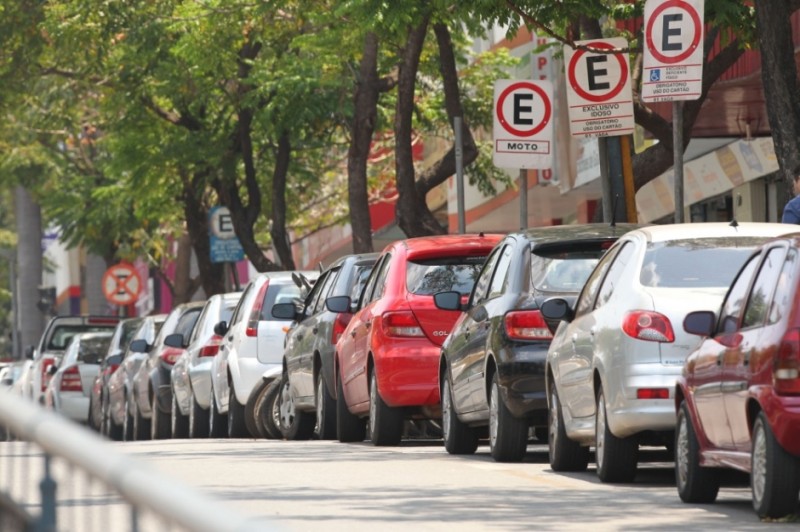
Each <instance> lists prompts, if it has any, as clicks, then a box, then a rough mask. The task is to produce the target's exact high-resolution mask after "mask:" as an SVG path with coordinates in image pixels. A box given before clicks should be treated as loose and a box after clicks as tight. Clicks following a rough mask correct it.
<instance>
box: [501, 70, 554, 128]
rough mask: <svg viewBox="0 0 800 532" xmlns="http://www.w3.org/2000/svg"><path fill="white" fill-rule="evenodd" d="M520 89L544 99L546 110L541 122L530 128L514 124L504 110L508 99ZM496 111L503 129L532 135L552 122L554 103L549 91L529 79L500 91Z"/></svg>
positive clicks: (543, 105) (544, 108)
mask: <svg viewBox="0 0 800 532" xmlns="http://www.w3.org/2000/svg"><path fill="white" fill-rule="evenodd" d="M518 91H525V92H532V93H533V94H534V95H535V96H537V97H538V98H539V99H540V100H541V101H542V109H543V111H544V112H543V113H542V118H541V120H540V121H539V123H536V124H534V125H533V126H532V127H531V128H529V129H522V128H519V127H517V126H516V124H513V122H512V121H510V120H508V119H507V118H506V114H505V110H504V107H505V103H506V99H507V98H508V97H509V96H510V95H512V94H513V93H515V92H518ZM495 112H496V114H497V119H498V121H499V122H500V125H501V126H503V129H505V130H506V131H508V132H509V133H511V134H512V135H515V136H517V137H531V136H533V135H536V134H537V133H539V132H540V131H542V130H543V129H544V128H545V127H546V126H547V124H548V123H549V122H550V118H551V116H552V114H553V105H552V102H550V98H549V97H548V95H547V93H546V92H545V91H544V90H543V89H542V88H541V87H540V86H538V85H537V84H535V83H531V82H529V81H520V82H518V83H513V84H511V85H509V86H508V87H506V89H505V90H504V91H503V92H501V93H500V96H498V98H497V104H496V107H495Z"/></svg>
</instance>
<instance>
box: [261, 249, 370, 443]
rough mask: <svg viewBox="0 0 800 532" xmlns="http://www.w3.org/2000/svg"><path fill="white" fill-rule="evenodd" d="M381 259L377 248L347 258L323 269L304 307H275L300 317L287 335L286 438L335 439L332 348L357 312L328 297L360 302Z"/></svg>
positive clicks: (282, 397) (281, 396)
mask: <svg viewBox="0 0 800 532" xmlns="http://www.w3.org/2000/svg"><path fill="white" fill-rule="evenodd" d="M377 258H378V253H368V254H361V255H348V256H345V257H342V258H340V259H339V260H337V261H336V262H334V263H333V264H332V265H331V266H330V267H329V268H328V269H327V270H325V271H324V272H322V274H321V275H320V277H319V279H317V282H316V283H315V284H314V288H313V289H312V290H311V292H309V294H308V296H307V297H306V299H305V301H304V303H303V307H302V308H301V309H297V308H296V307H295V305H294V304H293V303H283V304H276V305H274V306H273V307H272V314H273V316H276V317H292V318H294V319H295V322H296V323H295V324H294V326H293V327H292V328H291V330H290V331H289V332H288V333H287V334H286V347H285V349H284V354H283V375H282V377H281V384H280V387H281V388H280V392H279V393H278V398H277V403H278V404H277V405H276V406H277V408H278V410H279V411H280V422H279V427H278V428H279V430H280V431H281V434H282V435H283V437H284V438H286V439H290V440H292V439H305V438H309V437H311V436H312V435H315V436H316V437H317V438H319V439H326V440H328V439H334V438H336V400H335V399H334V398H335V393H334V390H335V389H336V388H335V385H334V380H333V349H334V346H335V345H336V342H337V340H338V339H339V336H340V335H341V334H342V332H344V329H345V327H347V323H348V322H349V321H350V317H351V316H352V314H351V313H349V312H344V313H337V312H331V311H330V310H328V309H327V307H326V305H325V301H326V300H327V299H328V298H329V297H335V296H349V297H350V300H351V301H358V296H359V294H360V293H361V289H362V288H363V286H364V283H365V282H366V279H367V277H368V276H369V273H370V271H372V267H373V266H374V264H375V261H376V260H377ZM315 414H316V415H315ZM315 421H316V423H315Z"/></svg>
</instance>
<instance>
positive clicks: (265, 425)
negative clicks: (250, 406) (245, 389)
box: [255, 379, 283, 440]
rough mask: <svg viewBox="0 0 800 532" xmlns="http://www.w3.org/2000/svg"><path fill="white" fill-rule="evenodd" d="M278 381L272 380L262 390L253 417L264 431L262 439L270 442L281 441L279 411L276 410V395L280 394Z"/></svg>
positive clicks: (279, 381)
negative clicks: (254, 416)
mask: <svg viewBox="0 0 800 532" xmlns="http://www.w3.org/2000/svg"><path fill="white" fill-rule="evenodd" d="M280 383H281V380H280V379H274V380H273V381H271V382H270V383H269V384H267V387H266V388H265V389H264V393H263V394H262V395H261V399H259V401H258V403H256V408H255V415H256V418H257V423H258V424H259V425H260V426H261V427H262V429H263V430H264V437H265V438H267V439H270V440H281V439H283V435H282V434H281V429H280V427H279V425H280V416H281V414H280V410H278V406H279V405H278V395H279V394H280V391H281V388H280Z"/></svg>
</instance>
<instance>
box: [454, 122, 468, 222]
mask: <svg viewBox="0 0 800 532" xmlns="http://www.w3.org/2000/svg"><path fill="white" fill-rule="evenodd" d="M453 130H454V131H455V134H456V139H455V141H456V198H457V209H458V232H459V234H464V233H466V232H467V220H466V214H465V212H464V141H463V139H462V134H461V117H460V116H456V117H455V118H453Z"/></svg>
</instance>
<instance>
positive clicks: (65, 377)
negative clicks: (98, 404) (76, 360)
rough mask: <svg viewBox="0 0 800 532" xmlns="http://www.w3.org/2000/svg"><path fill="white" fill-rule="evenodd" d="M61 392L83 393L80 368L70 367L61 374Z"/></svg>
mask: <svg viewBox="0 0 800 532" xmlns="http://www.w3.org/2000/svg"><path fill="white" fill-rule="evenodd" d="M59 390H61V391H62V392H82V391H83V384H81V372H80V370H79V369H78V366H70V367H69V368H67V369H66V370H64V373H62V374H61V385H60V386H59Z"/></svg>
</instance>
